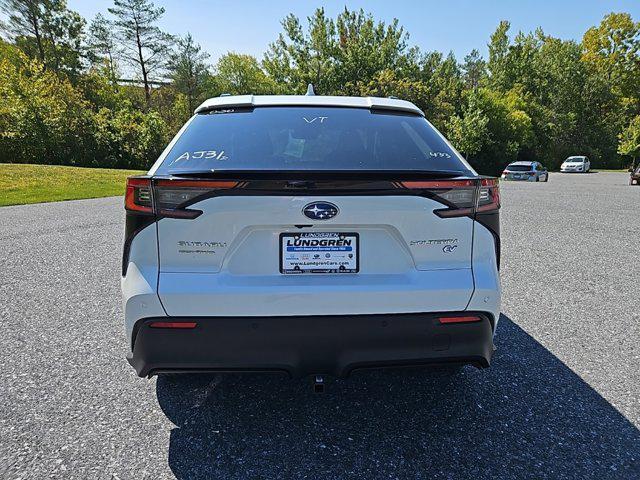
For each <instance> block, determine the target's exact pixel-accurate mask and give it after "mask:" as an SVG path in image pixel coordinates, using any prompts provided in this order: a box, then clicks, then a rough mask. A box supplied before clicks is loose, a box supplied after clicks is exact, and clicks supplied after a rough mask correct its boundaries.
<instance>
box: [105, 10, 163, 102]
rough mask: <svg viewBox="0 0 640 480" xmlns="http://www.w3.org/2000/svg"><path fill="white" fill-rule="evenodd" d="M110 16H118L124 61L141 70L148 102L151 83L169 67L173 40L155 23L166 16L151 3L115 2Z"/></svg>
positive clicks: (116, 20)
mask: <svg viewBox="0 0 640 480" xmlns="http://www.w3.org/2000/svg"><path fill="white" fill-rule="evenodd" d="M108 10H109V13H111V14H112V15H114V16H115V17H116V19H115V21H114V26H115V28H116V31H117V35H118V37H119V39H120V40H121V42H122V52H121V53H122V55H123V58H124V59H125V60H126V61H127V62H128V63H129V64H131V65H133V66H134V67H136V68H139V69H140V74H141V75H142V83H143V85H144V94H145V99H146V100H147V103H148V102H149V100H150V99H151V82H153V79H154V78H157V75H159V74H161V73H162V72H163V71H164V69H165V67H166V64H167V60H168V55H169V52H170V48H171V44H172V42H173V37H172V36H171V35H169V34H167V33H165V32H163V31H162V30H160V29H159V28H158V27H157V26H156V25H155V24H156V22H157V21H158V20H159V19H160V17H162V15H163V14H164V8H162V7H159V8H156V7H155V5H154V4H153V2H151V1H149V0H114V7H113V8H109V9H108Z"/></svg>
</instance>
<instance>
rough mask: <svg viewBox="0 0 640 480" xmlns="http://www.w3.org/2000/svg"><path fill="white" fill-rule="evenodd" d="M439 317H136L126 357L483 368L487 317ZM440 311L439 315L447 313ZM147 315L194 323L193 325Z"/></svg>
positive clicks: (311, 366) (142, 365) (178, 367)
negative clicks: (175, 325)
mask: <svg viewBox="0 0 640 480" xmlns="http://www.w3.org/2000/svg"><path fill="white" fill-rule="evenodd" d="M471 314H477V315H478V316H480V318H481V321H478V322H473V323H449V324H440V322H439V321H438V317H439V316H442V315H443V314H438V313H404V314H384V315H331V316H295V317H170V318H167V317H163V318H146V319H142V320H139V321H138V322H137V323H136V325H135V328H134V342H133V351H132V354H131V355H130V356H129V358H128V360H129V363H131V365H132V366H133V367H134V368H135V370H136V372H137V373H138V375H139V376H141V377H145V376H151V375H154V374H157V373H164V372H204V371H281V372H286V373H287V374H289V375H290V376H292V377H301V376H304V375H308V374H327V375H334V376H347V375H349V373H350V372H351V371H353V370H355V369H360V368H377V367H378V368H379V367H392V366H407V365H427V364H443V363H459V364H472V365H475V366H477V367H479V368H484V367H488V366H489V364H490V362H491V356H492V354H493V350H494V347H493V321H492V319H491V317H490V316H489V315H488V314H486V313H479V312H460V315H465V316H469V315H471ZM452 315H455V314H452V313H451V312H446V316H452ZM153 321H172V322H180V321H188V322H196V323H197V326H196V327H195V328H193V329H170V328H152V327H150V326H149V325H150V324H151V323H152V322H153Z"/></svg>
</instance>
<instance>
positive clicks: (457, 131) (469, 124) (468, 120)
mask: <svg viewBox="0 0 640 480" xmlns="http://www.w3.org/2000/svg"><path fill="white" fill-rule="evenodd" d="M488 124H489V119H488V118H487V117H486V115H484V113H482V112H481V111H480V110H477V109H474V110H471V111H468V112H466V114H465V115H464V116H463V117H462V118H461V117H459V116H457V115H455V116H453V117H451V119H450V120H449V122H448V125H447V127H448V128H447V131H448V133H449V135H448V136H449V140H450V141H451V143H453V145H454V146H455V147H456V148H457V149H458V150H459V151H460V152H462V153H463V154H464V155H465V157H467V159H468V158H469V157H470V156H472V155H475V154H476V153H478V152H480V151H481V150H482V149H483V148H484V146H485V145H486V144H488V143H489V140H490V135H489V130H488V128H487V125H488Z"/></svg>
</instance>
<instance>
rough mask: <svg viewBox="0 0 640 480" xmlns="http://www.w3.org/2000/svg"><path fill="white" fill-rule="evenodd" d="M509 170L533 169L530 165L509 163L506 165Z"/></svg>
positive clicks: (522, 170)
mask: <svg viewBox="0 0 640 480" xmlns="http://www.w3.org/2000/svg"><path fill="white" fill-rule="evenodd" d="M507 170H508V171H509V172H529V171H531V170H533V167H532V166H531V165H509V166H508V167H507Z"/></svg>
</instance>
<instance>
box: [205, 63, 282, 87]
mask: <svg viewBox="0 0 640 480" xmlns="http://www.w3.org/2000/svg"><path fill="white" fill-rule="evenodd" d="M214 71H215V78H216V83H217V86H218V88H220V90H221V91H222V92H223V93H230V94H233V95H246V94H263V95H264V94H269V93H271V94H273V93H278V86H277V85H276V83H275V82H274V81H273V80H272V79H271V78H269V77H268V76H267V74H266V73H265V72H264V70H262V68H261V67H260V64H259V63H258V60H256V58H255V57H252V56H251V55H241V54H238V53H227V54H226V55H223V56H222V57H220V60H218V63H217V64H216V66H215V68H214Z"/></svg>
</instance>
